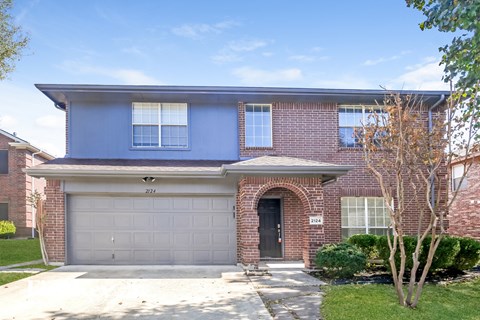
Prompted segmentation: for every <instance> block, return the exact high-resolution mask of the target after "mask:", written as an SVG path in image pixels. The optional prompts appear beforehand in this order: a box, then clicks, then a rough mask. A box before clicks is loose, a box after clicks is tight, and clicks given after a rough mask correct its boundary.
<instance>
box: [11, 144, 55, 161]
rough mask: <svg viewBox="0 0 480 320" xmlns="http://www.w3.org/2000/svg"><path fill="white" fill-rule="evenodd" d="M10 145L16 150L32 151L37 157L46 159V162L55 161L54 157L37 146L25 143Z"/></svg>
mask: <svg viewBox="0 0 480 320" xmlns="http://www.w3.org/2000/svg"><path fill="white" fill-rule="evenodd" d="M8 145H10V146H12V147H14V148H15V149H20V150H21V149H25V150H28V151H31V152H33V153H36V155H38V156H40V157H42V158H44V159H46V160H53V159H55V157H54V156H52V155H51V154H49V153H47V152H45V151H43V150H42V149H39V148H37V147H35V146H32V145H31V144H30V143H24V142H10V143H9V144H8Z"/></svg>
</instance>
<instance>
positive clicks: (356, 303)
mask: <svg viewBox="0 0 480 320" xmlns="http://www.w3.org/2000/svg"><path fill="white" fill-rule="evenodd" d="M322 314H323V316H324V317H325V319H326V320H342V319H348V320H350V319H356V320H361V319H368V320H375V319H382V320H389V319H392V320H393V319H425V320H427V319H428V320H430V319H435V320H450V319H458V320H469V319H472V320H473V319H476V320H479V319H480V278H477V279H476V280H472V281H469V282H464V283H455V284H450V285H427V286H426V287H425V289H424V291H423V294H422V297H421V298H420V303H419V305H418V307H417V309H415V310H412V309H408V308H405V307H401V306H400V305H398V302H397V299H396V295H395V291H394V288H393V286H392V285H372V284H369V285H342V286H330V287H328V288H327V290H326V296H325V298H324V301H323V304H322Z"/></svg>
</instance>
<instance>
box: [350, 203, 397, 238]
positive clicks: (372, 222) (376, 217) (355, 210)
mask: <svg viewBox="0 0 480 320" xmlns="http://www.w3.org/2000/svg"><path fill="white" fill-rule="evenodd" d="M341 202H342V237H343V238H348V237H350V236H352V235H354V234H376V235H386V234H387V231H388V226H389V224H390V216H389V215H388V212H387V208H386V207H385V200H384V198H381V197H343V198H342V199H341Z"/></svg>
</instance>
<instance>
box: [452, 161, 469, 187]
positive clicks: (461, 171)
mask: <svg viewBox="0 0 480 320" xmlns="http://www.w3.org/2000/svg"><path fill="white" fill-rule="evenodd" d="M464 175H465V166H464V165H463V164H457V165H455V166H453V167H452V191H457V190H462V189H464V188H466V186H467V177H466V176H465V177H463V176H464ZM462 177H463V180H462ZM460 180H462V184H460Z"/></svg>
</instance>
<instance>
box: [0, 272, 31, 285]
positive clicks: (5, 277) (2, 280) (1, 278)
mask: <svg viewBox="0 0 480 320" xmlns="http://www.w3.org/2000/svg"><path fill="white" fill-rule="evenodd" d="M32 275H33V274H31V273H0V286H1V285H4V284H7V283H10V282H13V281H17V280H20V279H23V278H26V277H30V276H32Z"/></svg>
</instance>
